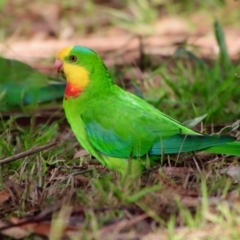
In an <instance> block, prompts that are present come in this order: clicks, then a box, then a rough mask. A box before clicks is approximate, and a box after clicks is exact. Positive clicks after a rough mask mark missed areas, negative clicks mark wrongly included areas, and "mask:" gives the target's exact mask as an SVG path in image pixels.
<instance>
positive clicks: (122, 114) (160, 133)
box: [81, 87, 235, 158]
mask: <svg viewBox="0 0 240 240" xmlns="http://www.w3.org/2000/svg"><path fill="white" fill-rule="evenodd" d="M113 114H114V115H113ZM81 118H82V119H83V121H84V123H85V129H86V132H87V134H88V137H89V140H90V142H91V144H92V145H93V146H94V147H95V148H96V149H97V150H98V151H99V152H101V153H103V154H105V155H108V156H112V157H119V158H126V157H129V156H133V157H140V156H143V155H145V154H150V155H161V154H163V153H165V154H172V153H179V152H189V151H196V150H201V149H205V148H208V147H211V146H215V145H219V144H223V143H226V142H230V141H234V140H235V138H233V137H225V136H223V137H219V136H205V135H201V134H200V133H197V132H195V131H193V130H191V129H188V128H187V127H185V126H183V125H182V124H180V123H179V122H177V121H175V120H174V119H171V118H169V117H167V116H166V115H164V114H163V113H161V112H160V111H158V110H157V109H155V108H154V107H152V106H150V105H149V104H148V103H146V102H145V101H143V100H142V99H139V98H137V97H135V96H134V95H132V94H129V93H127V92H124V91H122V90H120V89H119V88H118V87H115V90H114V91H113V92H111V93H109V94H108V95H104V96H100V97H99V98H98V99H94V101H91V102H90V104H89V106H88V108H86V109H85V111H84V112H83V113H82V114H81Z"/></svg>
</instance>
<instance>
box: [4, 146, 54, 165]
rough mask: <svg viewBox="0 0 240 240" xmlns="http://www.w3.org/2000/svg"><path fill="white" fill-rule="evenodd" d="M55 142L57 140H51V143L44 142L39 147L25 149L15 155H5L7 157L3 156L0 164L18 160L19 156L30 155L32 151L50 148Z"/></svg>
mask: <svg viewBox="0 0 240 240" xmlns="http://www.w3.org/2000/svg"><path fill="white" fill-rule="evenodd" d="M56 144H57V142H51V143H48V144H46V145H44V146H41V147H36V148H32V149H29V150H27V151H25V152H21V153H17V154H15V155H13V156H11V157H7V158H4V159H1V160H0V165H4V164H6V163H10V162H13V161H15V160H18V159H20V158H23V157H27V156H30V155H32V154H34V153H37V152H41V151H43V150H46V149H49V148H52V147H54V146H55V145H56Z"/></svg>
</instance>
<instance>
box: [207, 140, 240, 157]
mask: <svg viewBox="0 0 240 240" xmlns="http://www.w3.org/2000/svg"><path fill="white" fill-rule="evenodd" d="M204 152H208V153H217V154H227V155H234V156H240V142H231V143H225V144H222V145H218V146H214V147H210V148H208V149H204Z"/></svg>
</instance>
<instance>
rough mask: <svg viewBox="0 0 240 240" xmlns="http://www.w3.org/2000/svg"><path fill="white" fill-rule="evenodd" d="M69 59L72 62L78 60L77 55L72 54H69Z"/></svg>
mask: <svg viewBox="0 0 240 240" xmlns="http://www.w3.org/2000/svg"><path fill="white" fill-rule="evenodd" d="M69 61H70V62H76V61H77V57H76V56H75V55H71V56H69Z"/></svg>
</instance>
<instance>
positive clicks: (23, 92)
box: [0, 57, 66, 111]
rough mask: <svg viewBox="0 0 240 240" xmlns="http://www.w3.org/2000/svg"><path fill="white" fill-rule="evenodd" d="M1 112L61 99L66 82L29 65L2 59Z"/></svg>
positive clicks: (0, 80) (0, 62)
mask: <svg viewBox="0 0 240 240" xmlns="http://www.w3.org/2000/svg"><path fill="white" fill-rule="evenodd" d="M0 69H1V75H0V110H1V111H5V110H9V109H11V107H16V106H21V105H29V104H35V103H40V102H46V101H51V100H54V99H58V98H61V97H62V96H63V94H64V90H65V85H66V84H65V82H64V83H63V82H60V81H55V80H53V79H51V78H49V77H48V76H47V75H45V74H42V73H40V72H38V71H37V70H35V69H33V68H32V67H30V66H29V65H27V64H25V63H22V62H20V61H17V60H11V59H5V58H2V57H0Z"/></svg>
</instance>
